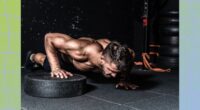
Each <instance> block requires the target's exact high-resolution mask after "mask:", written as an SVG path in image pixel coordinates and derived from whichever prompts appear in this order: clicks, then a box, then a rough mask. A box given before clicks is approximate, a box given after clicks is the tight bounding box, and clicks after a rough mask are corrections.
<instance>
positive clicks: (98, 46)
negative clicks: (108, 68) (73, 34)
mask: <svg viewBox="0 0 200 110" xmlns="http://www.w3.org/2000/svg"><path fill="white" fill-rule="evenodd" d="M78 40H80V43H81V44H80V48H79V49H75V50H65V51H62V52H61V57H62V59H63V60H64V61H66V62H70V63H71V64H72V65H73V66H74V67H75V68H76V69H78V70H80V71H93V72H101V70H100V69H99V68H98V67H97V66H96V65H95V61H96V56H99V54H100V53H101V52H102V51H103V49H104V48H105V47H106V46H107V45H108V43H109V41H108V40H107V39H100V40H94V39H91V38H87V37H81V38H79V39H78ZM75 55H76V57H80V58H78V59H77V58H74V56H75ZM66 66H68V65H66Z"/></svg>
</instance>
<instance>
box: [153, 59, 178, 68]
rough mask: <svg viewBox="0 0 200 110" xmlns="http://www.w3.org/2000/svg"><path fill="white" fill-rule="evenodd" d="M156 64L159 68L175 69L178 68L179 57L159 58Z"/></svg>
mask: <svg viewBox="0 0 200 110" xmlns="http://www.w3.org/2000/svg"><path fill="white" fill-rule="evenodd" d="M156 62H157V64H158V65H159V66H161V67H164V68H177V67H178V66H179V57H164V56H159V57H158V58H157V60H156Z"/></svg>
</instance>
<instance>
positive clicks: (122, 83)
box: [115, 81, 139, 90]
mask: <svg viewBox="0 0 200 110" xmlns="http://www.w3.org/2000/svg"><path fill="white" fill-rule="evenodd" d="M115 87H116V88H122V89H126V90H135V89H136V88H138V87H139V86H137V85H135V84H132V83H128V82H125V81H120V82H119V83H117V84H116V86H115Z"/></svg>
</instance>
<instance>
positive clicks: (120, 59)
mask: <svg viewBox="0 0 200 110" xmlns="http://www.w3.org/2000/svg"><path fill="white" fill-rule="evenodd" d="M103 55H104V56H105V57H108V58H109V59H110V60H111V62H113V63H115V64H116V65H117V68H118V70H119V71H120V72H129V71H130V70H131V68H132V66H133V57H132V55H131V53H130V51H129V49H128V46H127V45H122V44H121V43H119V42H117V41H112V42H111V43H109V44H108V46H107V47H106V48H105V49H104V50H103Z"/></svg>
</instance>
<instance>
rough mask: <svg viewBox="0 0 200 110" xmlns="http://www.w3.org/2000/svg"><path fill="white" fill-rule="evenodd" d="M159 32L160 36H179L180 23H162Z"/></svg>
mask: <svg viewBox="0 0 200 110" xmlns="http://www.w3.org/2000/svg"><path fill="white" fill-rule="evenodd" d="M158 31H159V34H160V36H166V35H171V36H178V35H179V27H178V25H160V26H159V30H158Z"/></svg>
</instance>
